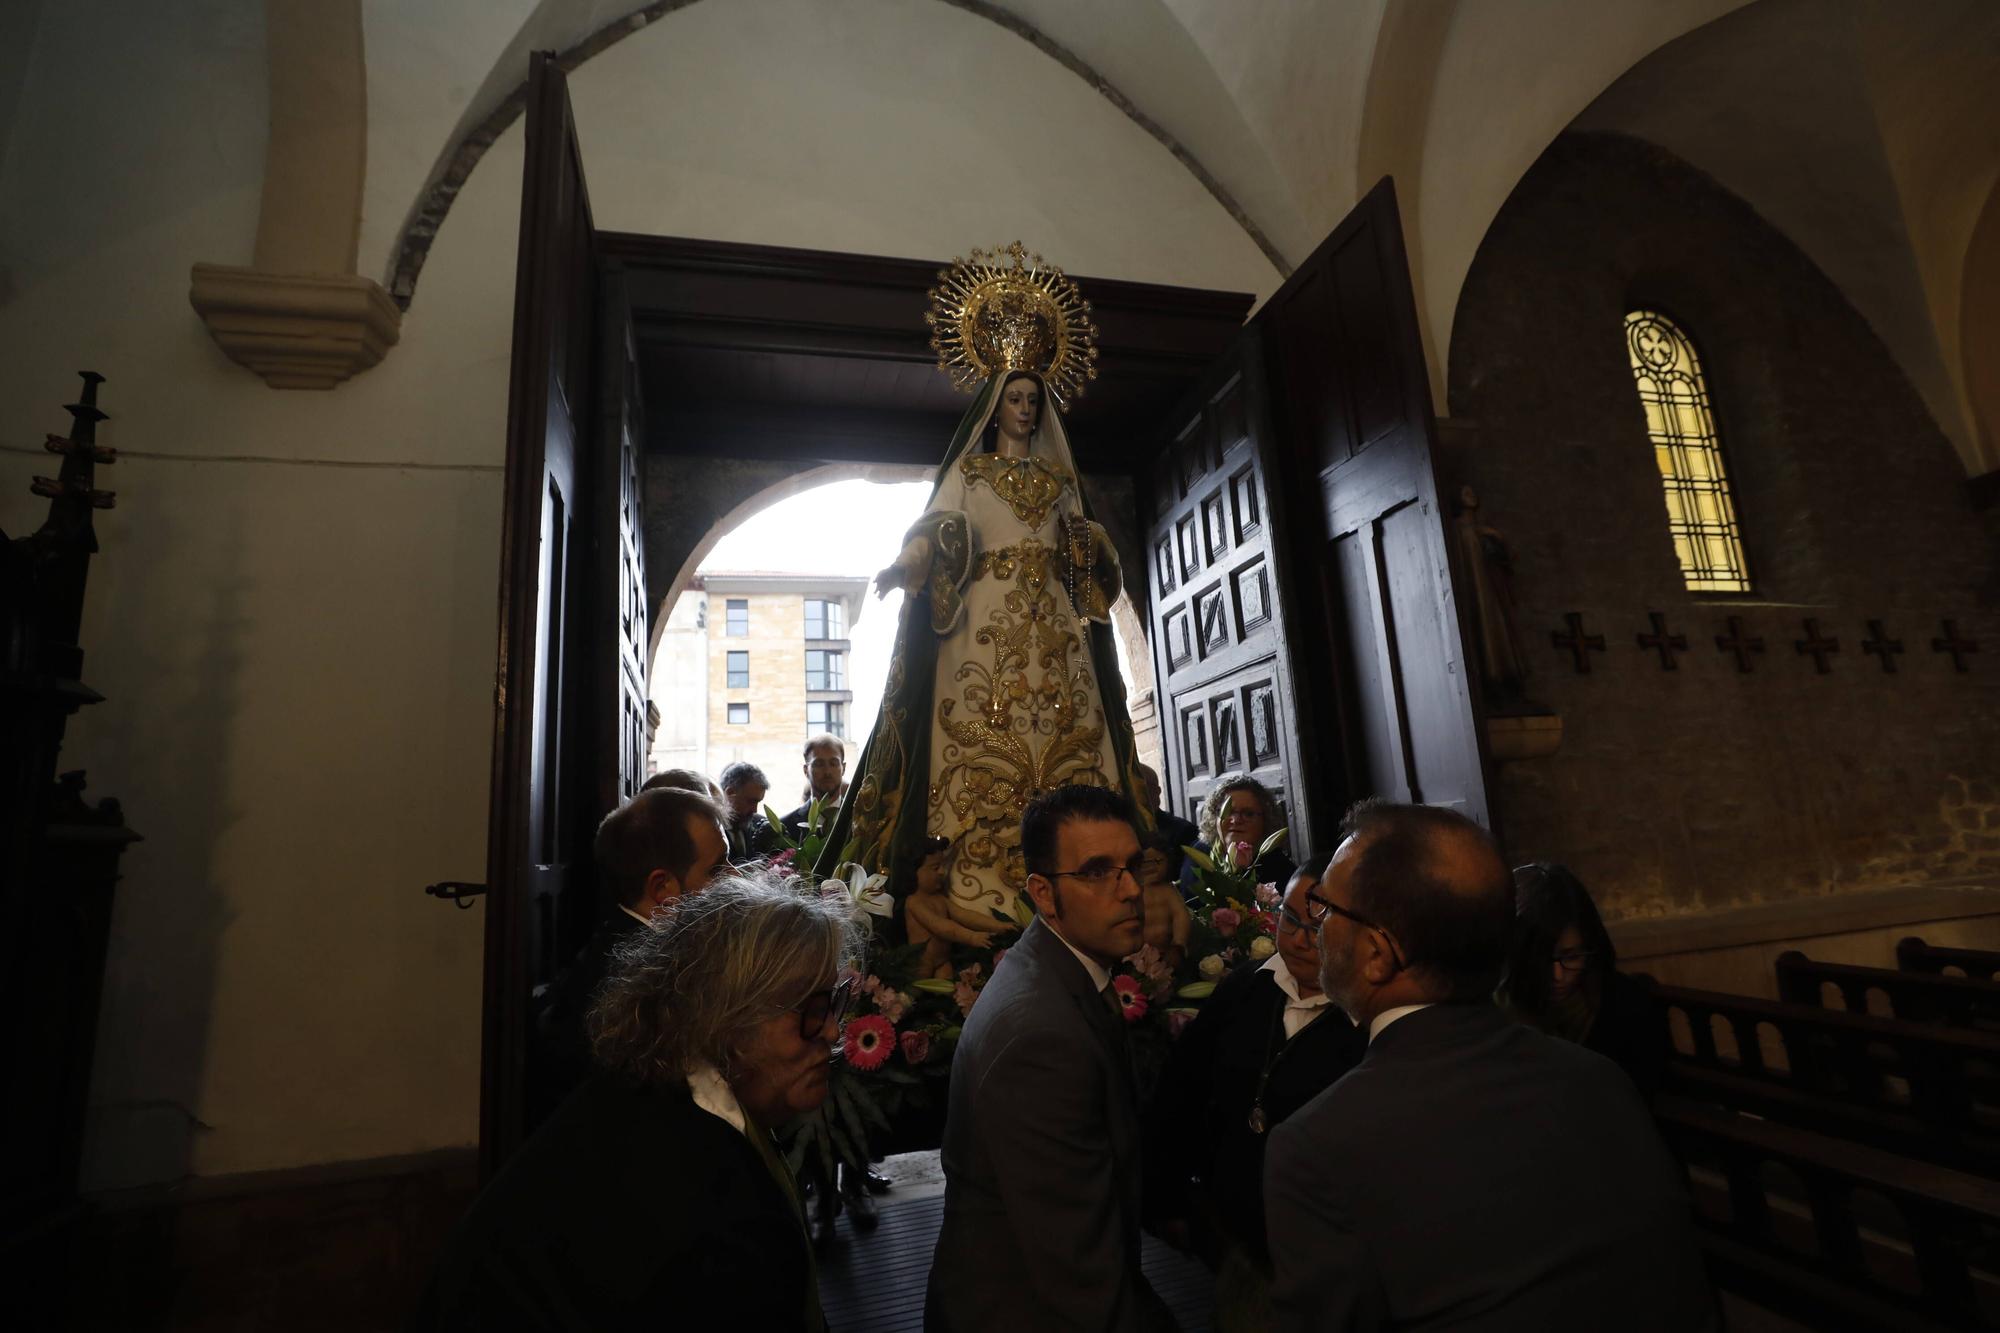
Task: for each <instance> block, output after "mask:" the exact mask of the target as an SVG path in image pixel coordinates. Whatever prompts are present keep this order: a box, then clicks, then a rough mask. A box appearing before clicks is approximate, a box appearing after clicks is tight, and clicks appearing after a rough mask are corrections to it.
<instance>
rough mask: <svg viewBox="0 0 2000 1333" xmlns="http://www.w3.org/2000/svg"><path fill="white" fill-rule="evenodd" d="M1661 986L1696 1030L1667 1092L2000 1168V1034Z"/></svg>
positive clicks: (1952, 1161)
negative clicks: (1768, 1047) (1998, 1091)
mask: <svg viewBox="0 0 2000 1333" xmlns="http://www.w3.org/2000/svg"><path fill="white" fill-rule="evenodd" d="M1653 990H1654V994H1655V995H1656V996H1657V997H1658V998H1659V1001H1660V1003H1661V1004H1663V1005H1664V1006H1666V1008H1667V1010H1668V1013H1669V1017H1670V1019H1671V1017H1672V1016H1673V1015H1674V1014H1678V1015H1679V1016H1680V1017H1681V1019H1682V1020H1683V1022H1684V1023H1685V1026H1686V1032H1687V1038H1688V1046H1687V1047H1686V1048H1677V1049H1676V1051H1675V1053H1674V1056H1673V1058H1672V1059H1671V1060H1670V1061H1669V1062H1668V1066H1667V1091H1668V1092H1670V1093H1672V1094H1676V1095H1678V1096H1680V1097H1682V1098H1684V1099H1691V1100H1695V1101H1699V1102H1703V1103H1707V1104H1710V1105H1714V1106H1719V1107H1724V1108H1728V1109H1732V1110H1741V1111H1748V1112H1751V1113H1753V1114H1756V1115H1760V1116H1764V1117H1767V1118H1769V1119H1772V1120H1777V1121H1781V1122H1783V1123H1786V1124H1790V1125H1796V1126H1798V1127H1799V1128H1802V1129H1806V1130H1810V1131H1813V1132H1815V1133H1820V1134H1825V1135H1829V1136H1833V1137H1836V1138H1848V1139H1852V1140H1854V1141H1856V1142H1859V1143H1863V1144H1867V1145H1870V1146H1872V1147H1874V1148H1877V1149H1880V1150H1883V1151H1887V1152H1893V1153H1901V1154H1905V1155H1908V1156H1911V1157H1916V1158H1919V1159H1921V1160H1924V1161H1928V1162H1933V1163H1937V1164H1940V1165H1944V1166H1948V1167H1953V1168H1958V1169H1965V1170H1972V1171H1984V1172H1989V1173H2000V1095H1996V1094H1995V1092H1994V1089H1995V1088H1996V1087H2000V1033H1991V1032H1983V1031H1978V1030H1975V1029H1966V1028H1953V1027H1948V1026H1945V1025H1942V1024H1914V1023H1903V1022H1898V1021H1897V1020H1895V1019H1889V1018H1878V1017H1876V1016H1874V1015H1871V1014H1851V1013H1845V1012H1842V1011H1840V1010H1829V1009H1821V1008H1819V1007H1817V1006H1813V1005H1800V1004H1786V1003H1783V1002H1781V1001H1774V1000H1763V999H1756V998H1752V997H1748V996H1741V995H1722V994H1718V993H1716V992H1713V991H1699V990H1689V989H1686V988H1684V987H1678V986H1658V985H1656V986H1655V987H1654V988H1653ZM1718 1024H1719V1025H1720V1027H1721V1029H1722V1031H1723V1033H1724V1034H1725V1039H1724V1041H1722V1042H1719V1041H1718V1039H1717V1031H1716V1029H1717V1026H1718ZM1765 1033H1769V1034H1770V1035H1771V1036H1772V1038H1773V1040H1772V1041H1771V1042H1770V1045H1771V1046H1772V1047H1773V1049H1772V1050H1771V1051H1770V1053H1769V1054H1768V1055H1767V1053H1766V1042H1765V1040H1764V1034H1765ZM1726 1046H1733V1047H1734V1050H1733V1051H1732V1050H1728V1049H1726Z"/></svg>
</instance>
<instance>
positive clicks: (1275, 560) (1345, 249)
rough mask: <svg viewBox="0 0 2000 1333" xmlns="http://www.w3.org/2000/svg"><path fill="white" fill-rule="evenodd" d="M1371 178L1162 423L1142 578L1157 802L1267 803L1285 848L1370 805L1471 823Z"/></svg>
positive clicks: (1392, 216)
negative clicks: (1158, 755)
mask: <svg viewBox="0 0 2000 1333" xmlns="http://www.w3.org/2000/svg"><path fill="white" fill-rule="evenodd" d="M1433 434H1434V423H1433V421H1432V417H1431V404H1430V388H1429V379H1428V377H1427V375H1426V373H1425V367H1424V356H1423V346H1422V342H1421V340H1420V338H1419V335H1418V330H1417V320H1416V306H1415V302H1414V300H1413V298H1412V296H1411V292H1410V283H1409V274H1408V269H1407V266H1406V261H1405V259H1404V254H1403V241H1402V230H1401V222H1400V219H1399V218H1398V215H1397V211H1396V200H1395V193H1394V190H1393V188H1392V187H1391V185H1390V182H1389V181H1387V180H1384V181H1383V182H1382V183H1381V184H1379V185H1378V186H1376V187H1375V189H1374V190H1372V191H1371V192H1370V193H1369V194H1368V196H1367V197H1366V198H1364V199H1363V200H1362V201H1361V202H1360V204H1358V205H1357V206H1356V207H1355V209H1354V211H1353V212H1352V213H1350V214H1349V215H1348V216H1347V218H1346V219H1345V220H1344V221H1342V222H1341V224H1340V226H1338V227H1337V228H1335V229H1334V231H1333V233H1332V234H1331V235H1329V236H1328V237H1327V239H1326V240H1325V241H1324V242H1323V243H1322V244H1321V245H1320V247H1319V248H1318V249H1317V250H1316V251H1314V253H1313V255H1312V256H1311V257H1310V258H1309V259H1308V260H1307V261H1306V262H1305V263H1304V264H1303V265H1301V266H1300V267H1299V269H1298V271H1297V272H1296V273H1294V274H1293V275H1292V277H1291V278H1290V279H1288V280H1287V281H1286V282H1285V284H1284V285H1283V286H1282V287H1281V288H1279V290H1278V291H1277V292H1276V293H1275V294H1274V295H1273V296H1272V297H1271V299H1270V300H1269V301H1268V302H1266V303H1265V305H1264V307H1263V309H1262V310H1260V311H1259V312H1258V313H1257V314H1256V316H1255V317H1253V318H1252V319H1251V321H1250V323H1249V325H1248V326H1246V328H1245V329H1244V330H1243V333H1242V334H1241V335H1240V336H1239V338H1238V340H1237V342H1236V343H1235V344H1234V346H1233V347H1232V348H1231V350H1230V351H1228V352H1227V353H1225V354H1224V355H1223V356H1222V357H1221V358H1220V359H1219V360H1218V361H1217V362H1216V363H1215V364H1214V365H1213V366H1212V367H1211V369H1210V371H1209V373H1208V374H1207V376H1206V378H1205V380H1204V382H1203V385H1202V388H1201V389H1200V391H1199V392H1197V393H1196V394H1195V395H1194V396H1193V397H1192V398H1191V399H1190V400H1189V401H1188V402H1186V403H1184V404H1183V405H1182V406H1181V407H1180V408H1179V409H1178V410H1177V411H1176V412H1175V414H1174V416H1173V417H1172V418H1171V420H1170V422H1169V425H1168V430H1167V432H1166V438H1165V439H1164V440H1163V441H1162V442H1161V445H1160V455H1159V462H1158V463H1157V464H1156V465H1155V469H1154V471H1153V474H1152V476H1151V478H1150V490H1151V494H1152V496H1153V507H1152V509H1151V511H1150V514H1149V517H1150V519H1151V522H1152V527H1151V531H1150V534H1149V537H1150V540H1149V547H1148V553H1149V560H1148V569H1147V574H1148V579H1149V584H1150V589H1151V621H1152V623H1151V628H1152V631H1153V657H1154V665H1155V678H1156V680H1157V682H1158V687H1159V688H1158V698H1159V701H1160V710H1159V715H1160V720H1161V730H1162V735H1163V741H1164V744H1163V749H1164V752H1165V754H1166V759H1167V768H1168V772H1167V773H1166V774H1165V775H1164V777H1165V779H1166V789H1167V792H1168V800H1169V802H1170V803H1171V804H1173V805H1174V807H1175V808H1177V809H1178V810H1179V811H1180V812H1182V813H1184V814H1186V815H1188V817H1190V818H1193V817H1194V813H1195V811H1196V810H1197V809H1198V807H1199V804H1200V800H1201V797H1202V796H1203V794H1204V793H1205V792H1206V791H1207V790H1208V788H1209V787H1210V786H1211V785H1212V784H1213V783H1214V782H1215V780H1216V779H1217V778H1219V777H1221V776H1224V775H1226V774H1230V773H1237V772H1248V773H1250V774H1252V775H1253V776H1255V777H1257V778H1258V779H1259V780H1261V781H1263V782H1264V783H1265V784H1266V785H1267V786H1269V787H1271V788H1272V789H1273V790H1274V791H1275V792H1277V793H1279V798H1280V801H1281V802H1282V803H1283V805H1284V806H1285V809H1284V810H1283V811H1282V812H1281V813H1282V818H1284V819H1285V820H1286V821H1287V822H1289V823H1290V825H1291V827H1292V843H1293V846H1294V848H1295V854H1297V855H1299V856H1300V857H1301V858H1303V857H1304V856H1306V855H1309V854H1310V855H1318V856H1325V855H1327V854H1328V853H1330V852H1331V851H1332V849H1333V846H1334V842H1333V838H1334V832H1335V829H1336V827H1337V824H1338V821H1339V818H1340V815H1341V812H1342V811H1343V810H1344V809H1345V808H1346V806H1347V805H1348V804H1349V803H1351V802H1352V801H1354V800H1357V799H1359V798H1361V797H1364V796H1370V795H1380V796H1385V797H1389V798H1392V799H1396V800H1405V801H1421V802H1426V803H1429V804H1435V805H1446V806H1450V807H1452V808H1454V809H1458V810H1461V811H1463V812H1464V813H1465V814H1467V815H1468V816H1470V817H1471V818H1473V819H1475V820H1478V821H1479V822H1480V823H1482V824H1489V825H1490V814H1489V807H1488V804H1487V797H1486V778H1485V772H1486V767H1485V754H1484V736H1483V732H1482V730H1481V728H1482V725H1483V723H1482V719H1481V718H1480V716H1479V700H1478V697H1477V695H1478V691H1477V689H1476V687H1475V685H1474V683H1473V682H1472V681H1471V680H1470V679H1469V677H1468V672H1469V670H1470V664H1471V662H1472V659H1470V658H1469V657H1468V656H1467V654H1466V643H1467V640H1466V636H1465V633H1464V629H1463V627H1462V625H1461V623H1460V612H1459V606H1460V602H1459V599H1458V597H1457V594H1456V585H1455V577H1454V569H1453V563H1452V562H1453V559H1454V553H1453V551H1452V548H1451V544H1450V541H1449V536H1448V533H1447V531H1446V526H1445V519H1444V514H1443V511H1442V509H1441V507H1440V505H1439V504H1438V496H1437V479H1436V475H1435V472H1434V469H1433V464H1432V454H1433V448H1434V445H1433Z"/></svg>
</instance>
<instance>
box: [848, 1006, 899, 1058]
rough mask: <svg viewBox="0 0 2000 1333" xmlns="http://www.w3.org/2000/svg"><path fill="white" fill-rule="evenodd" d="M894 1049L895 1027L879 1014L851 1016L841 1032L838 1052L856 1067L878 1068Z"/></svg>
mask: <svg viewBox="0 0 2000 1333" xmlns="http://www.w3.org/2000/svg"><path fill="white" fill-rule="evenodd" d="M895 1049H896V1029H895V1026H894V1025H893V1024H891V1023H890V1022H889V1020H888V1019H886V1018H884V1017H882V1015H880V1014H863V1015H862V1016H861V1017H859V1018H851V1019H849V1020H848V1022H847V1027H846V1028H845V1030H844V1033H843V1039H842V1041H841V1043H840V1053H841V1054H842V1055H844V1056H846V1057H847V1063H849V1064H851V1065H853V1066H854V1067H855V1068H856V1069H860V1070H870V1069H880V1068H881V1067H882V1066H883V1065H884V1064H886V1063H887V1062H888V1059H889V1052H891V1051H893V1050H895Z"/></svg>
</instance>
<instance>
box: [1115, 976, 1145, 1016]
mask: <svg viewBox="0 0 2000 1333" xmlns="http://www.w3.org/2000/svg"><path fill="white" fill-rule="evenodd" d="M1111 989H1112V991H1113V992H1115V993H1116V994H1117V996H1118V1003H1119V1005H1120V1007H1121V1008H1123V1010H1124V1012H1125V1021H1126V1022H1127V1023H1136V1022H1138V1021H1139V1020H1140V1019H1142V1018H1144V1017H1145V1016H1146V992H1145V991H1144V990H1143V989H1142V988H1141V987H1140V985H1139V978H1137V977H1131V976H1119V977H1113V978H1111Z"/></svg>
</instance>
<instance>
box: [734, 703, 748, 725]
mask: <svg viewBox="0 0 2000 1333" xmlns="http://www.w3.org/2000/svg"><path fill="white" fill-rule="evenodd" d="M729 723H730V725H731V726H740V727H747V726H749V725H750V705H749V704H731V705H729Z"/></svg>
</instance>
